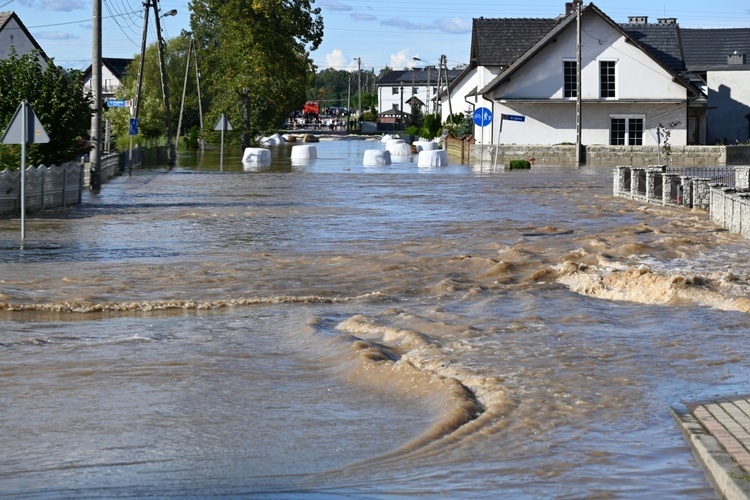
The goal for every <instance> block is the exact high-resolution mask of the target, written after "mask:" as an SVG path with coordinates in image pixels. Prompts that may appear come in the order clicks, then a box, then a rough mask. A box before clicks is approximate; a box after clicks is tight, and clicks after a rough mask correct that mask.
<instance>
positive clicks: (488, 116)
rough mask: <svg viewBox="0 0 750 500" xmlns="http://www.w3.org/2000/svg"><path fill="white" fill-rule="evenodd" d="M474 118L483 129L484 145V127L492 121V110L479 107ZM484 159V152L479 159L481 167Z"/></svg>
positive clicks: (476, 123)
mask: <svg viewBox="0 0 750 500" xmlns="http://www.w3.org/2000/svg"><path fill="white" fill-rule="evenodd" d="M472 119H473V120H474V124H475V125H476V126H478V127H480V128H481V129H482V136H481V141H482V145H484V127H486V126H487V125H489V124H490V123H492V111H490V110H489V109H487V108H477V109H475V110H474V114H473V115H472ZM483 161H484V154H482V156H481V157H480V159H479V165H480V167H481V165H482V162H483Z"/></svg>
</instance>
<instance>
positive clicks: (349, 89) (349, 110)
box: [346, 72, 352, 132]
mask: <svg viewBox="0 0 750 500" xmlns="http://www.w3.org/2000/svg"><path fill="white" fill-rule="evenodd" d="M346 115H347V116H346V131H347V132H349V131H350V130H351V128H352V74H351V72H350V73H349V85H348V86H347V88H346Z"/></svg>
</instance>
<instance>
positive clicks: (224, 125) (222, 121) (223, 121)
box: [214, 113, 232, 130]
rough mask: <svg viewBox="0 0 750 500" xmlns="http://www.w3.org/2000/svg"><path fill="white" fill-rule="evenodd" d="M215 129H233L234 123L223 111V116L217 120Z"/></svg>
mask: <svg viewBox="0 0 750 500" xmlns="http://www.w3.org/2000/svg"><path fill="white" fill-rule="evenodd" d="M214 130H232V124H231V123H229V119H227V117H226V116H224V114H223V113H222V115H221V118H219V121H218V122H216V126H215V127H214Z"/></svg>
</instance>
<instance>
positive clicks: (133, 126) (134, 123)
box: [129, 118, 138, 135]
mask: <svg viewBox="0 0 750 500" xmlns="http://www.w3.org/2000/svg"><path fill="white" fill-rule="evenodd" d="M129 135H138V118H131V119H130V134H129Z"/></svg>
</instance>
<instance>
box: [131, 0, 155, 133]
mask: <svg viewBox="0 0 750 500" xmlns="http://www.w3.org/2000/svg"><path fill="white" fill-rule="evenodd" d="M150 6H151V0H146V3H144V4H143V9H144V10H143V37H142V38H141V60H140V64H139V66H138V83H137V84H136V88H135V104H134V105H133V118H135V119H138V111H139V110H140V108H141V88H142V87H143V62H144V61H145V60H146V35H147V34H148V8H149V7H150ZM131 141H132V139H131Z"/></svg>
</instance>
